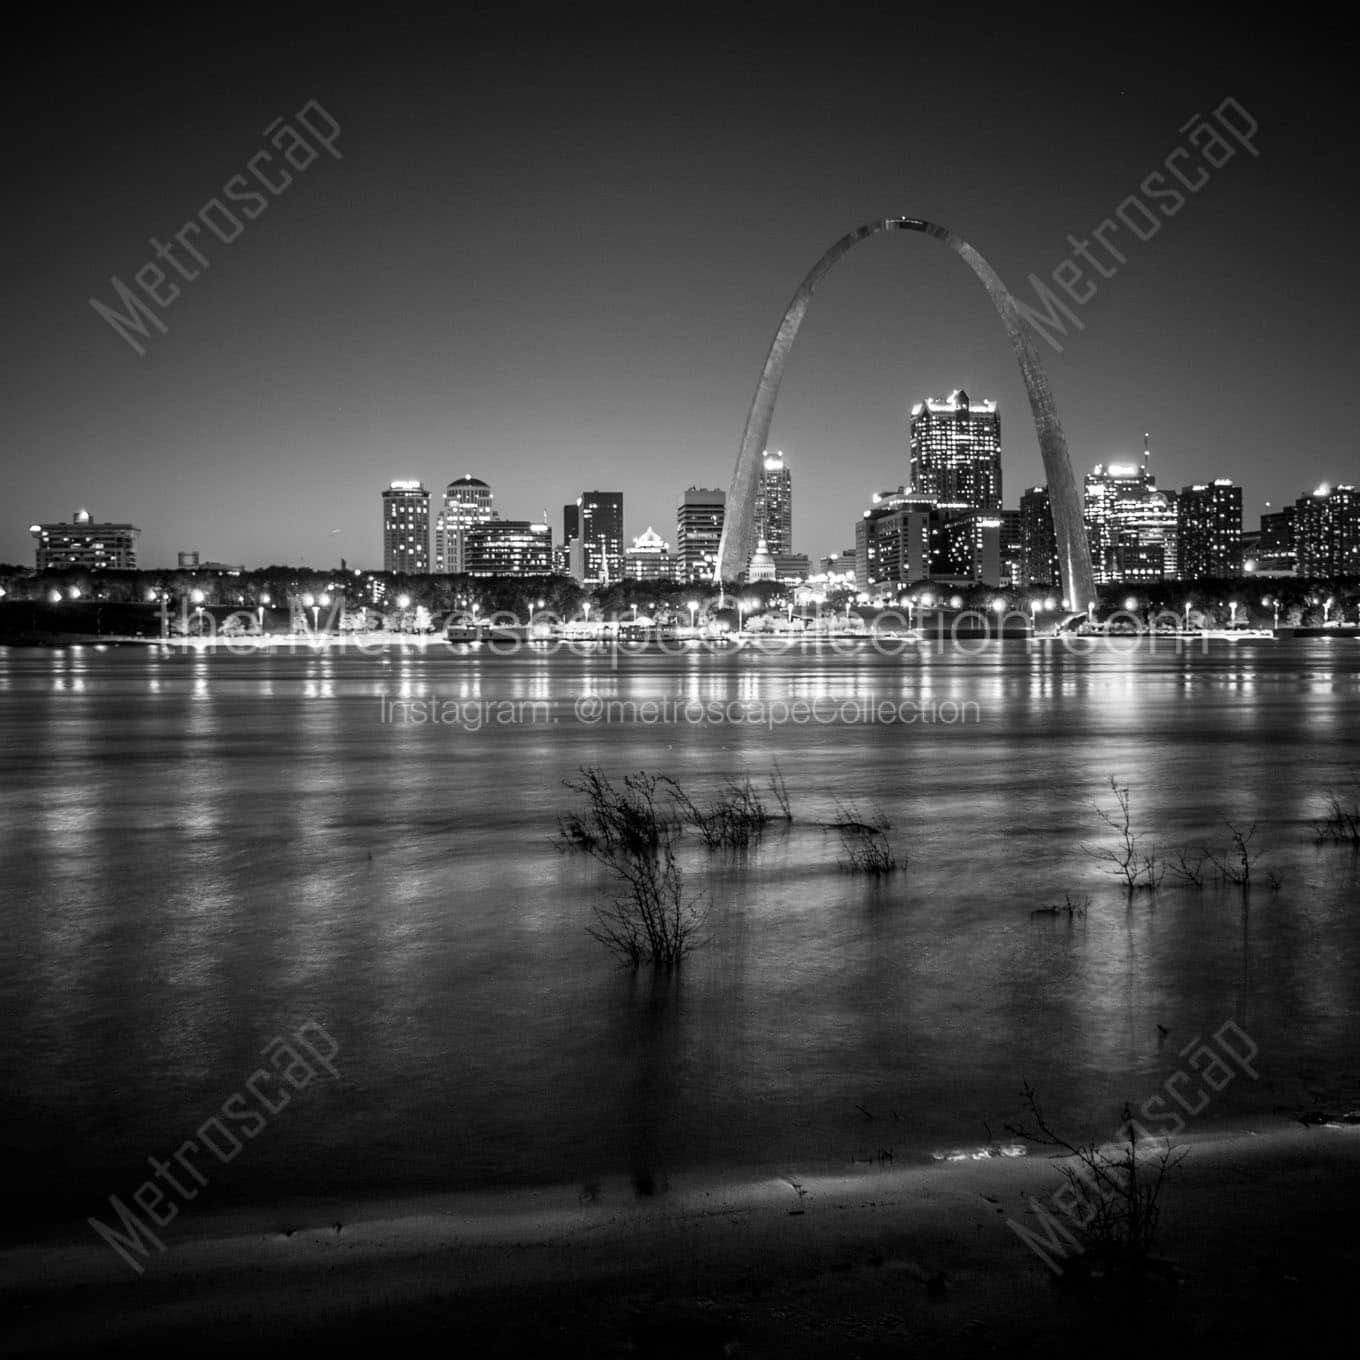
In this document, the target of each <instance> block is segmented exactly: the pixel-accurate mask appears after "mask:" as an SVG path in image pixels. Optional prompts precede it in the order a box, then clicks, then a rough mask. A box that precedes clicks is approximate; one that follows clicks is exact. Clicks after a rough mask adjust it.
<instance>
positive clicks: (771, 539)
mask: <svg viewBox="0 0 1360 1360" xmlns="http://www.w3.org/2000/svg"><path fill="white" fill-rule="evenodd" d="M755 520H756V540H757V542H759V540H760V539H762V538H763V539H764V540H765V546H766V548H767V549H768V550H769V553H770V556H771V557H782V556H785V555H787V554H788V553H791V552H792V551H793V476H792V474H791V473H790V472H789V469H788V468H787V467H785V465H784V453H783V450H782V449H781V450H780V451H779V452H778V453H770V452H769V451H768V450H767V451H766V453H765V462H764V465H763V466H762V468H761V473H760V481H758V482H757V483H756V509H755Z"/></svg>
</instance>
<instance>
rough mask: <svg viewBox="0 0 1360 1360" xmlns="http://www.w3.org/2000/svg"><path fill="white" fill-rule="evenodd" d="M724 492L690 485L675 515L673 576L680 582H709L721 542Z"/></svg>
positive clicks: (715, 565) (725, 500)
mask: <svg viewBox="0 0 1360 1360" xmlns="http://www.w3.org/2000/svg"><path fill="white" fill-rule="evenodd" d="M726 503H727V494H726V492H723V491H719V490H717V489H714V490H712V491H710V490H709V489H708V488H707V487H700V486H692V487H690V488H689V490H688V491H686V492H685V495H684V499H683V500H682V501H681V503H680V506H679V508H678V509H677V510H676V512H675V518H676V532H675V554H676V576H677V579H679V580H681V581H701V580H702V581H711V580H712V579H713V573H714V571H715V570H716V568H717V563H718V544H719V542H720V541H721V540H722V531H723V513H724V507H725V506H726Z"/></svg>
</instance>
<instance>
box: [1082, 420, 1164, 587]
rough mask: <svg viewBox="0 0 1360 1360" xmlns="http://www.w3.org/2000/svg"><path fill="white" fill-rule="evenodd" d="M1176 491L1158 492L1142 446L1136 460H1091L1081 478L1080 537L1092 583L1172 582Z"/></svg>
mask: <svg viewBox="0 0 1360 1360" xmlns="http://www.w3.org/2000/svg"><path fill="white" fill-rule="evenodd" d="M1176 513H1177V512H1176V495H1175V493H1174V492H1168V491H1160V490H1158V488H1157V479H1156V478H1155V477H1154V476H1153V475H1152V473H1151V472H1150V471H1149V470H1148V449H1147V447H1146V444H1145V445H1144V449H1143V462H1142V464H1141V466H1140V465H1139V464H1136V463H1110V464H1109V465H1108V466H1107V465H1106V464H1103V463H1097V464H1096V466H1095V468H1094V469H1093V470H1092V471H1091V472H1089V473H1088V474H1087V476H1086V505H1085V520H1086V535H1087V539H1088V540H1089V542H1090V545H1091V568H1092V570H1093V572H1094V573H1095V579H1096V582H1097V583H1098V584H1103V583H1106V582H1113V581H1127V582H1131V583H1132V582H1148V581H1163V580H1175V579H1176V578H1177V576H1178V575H1179V565H1178V561H1177V552H1178V546H1179V529H1178V525H1177V518H1176Z"/></svg>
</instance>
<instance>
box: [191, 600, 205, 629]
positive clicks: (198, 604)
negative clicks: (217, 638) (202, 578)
mask: <svg viewBox="0 0 1360 1360" xmlns="http://www.w3.org/2000/svg"><path fill="white" fill-rule="evenodd" d="M189 598H190V599H191V600H192V601H193V602H194V618H195V619H197V620H198V632H199V633H200V634H202V632H203V592H202V591H201V590H195V591H194V592H192V594H190V596H189Z"/></svg>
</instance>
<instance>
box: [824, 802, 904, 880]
mask: <svg viewBox="0 0 1360 1360" xmlns="http://www.w3.org/2000/svg"><path fill="white" fill-rule="evenodd" d="M827 825H828V827H829V828H830V829H831V830H834V831H838V832H839V833H840V838H841V855H840V858H839V859H838V860H837V861H836V863H837V864H838V865H839V866H840V867H841V869H843V870H844V871H845V872H846V873H849V874H865V875H867V876H868V877H870V878H883V877H885V876H886V875H888V874H891V873H893V872H895V871H896V869H897V855H896V853H895V852H894V850H893V847H892V843H891V842H890V841H889V840H888V835H887V833H888V832H889V831H891V830H892V823H891V822H889V821H888V819H887V817H885V816H884V815H883V812H882V810H881V809H879V810H875V812H874V815H873V817H871V818H869V819H868V820H866V819H865V818H864V817H863V816H862V815H861V814H860V811H859V808H858V807H856V806H855V805H854V804H853V803H849V804H847V803H842V802H841V801H840V800H839V799H837V801H836V818H835V820H834V821H832V822H829V823H828V824H827Z"/></svg>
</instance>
